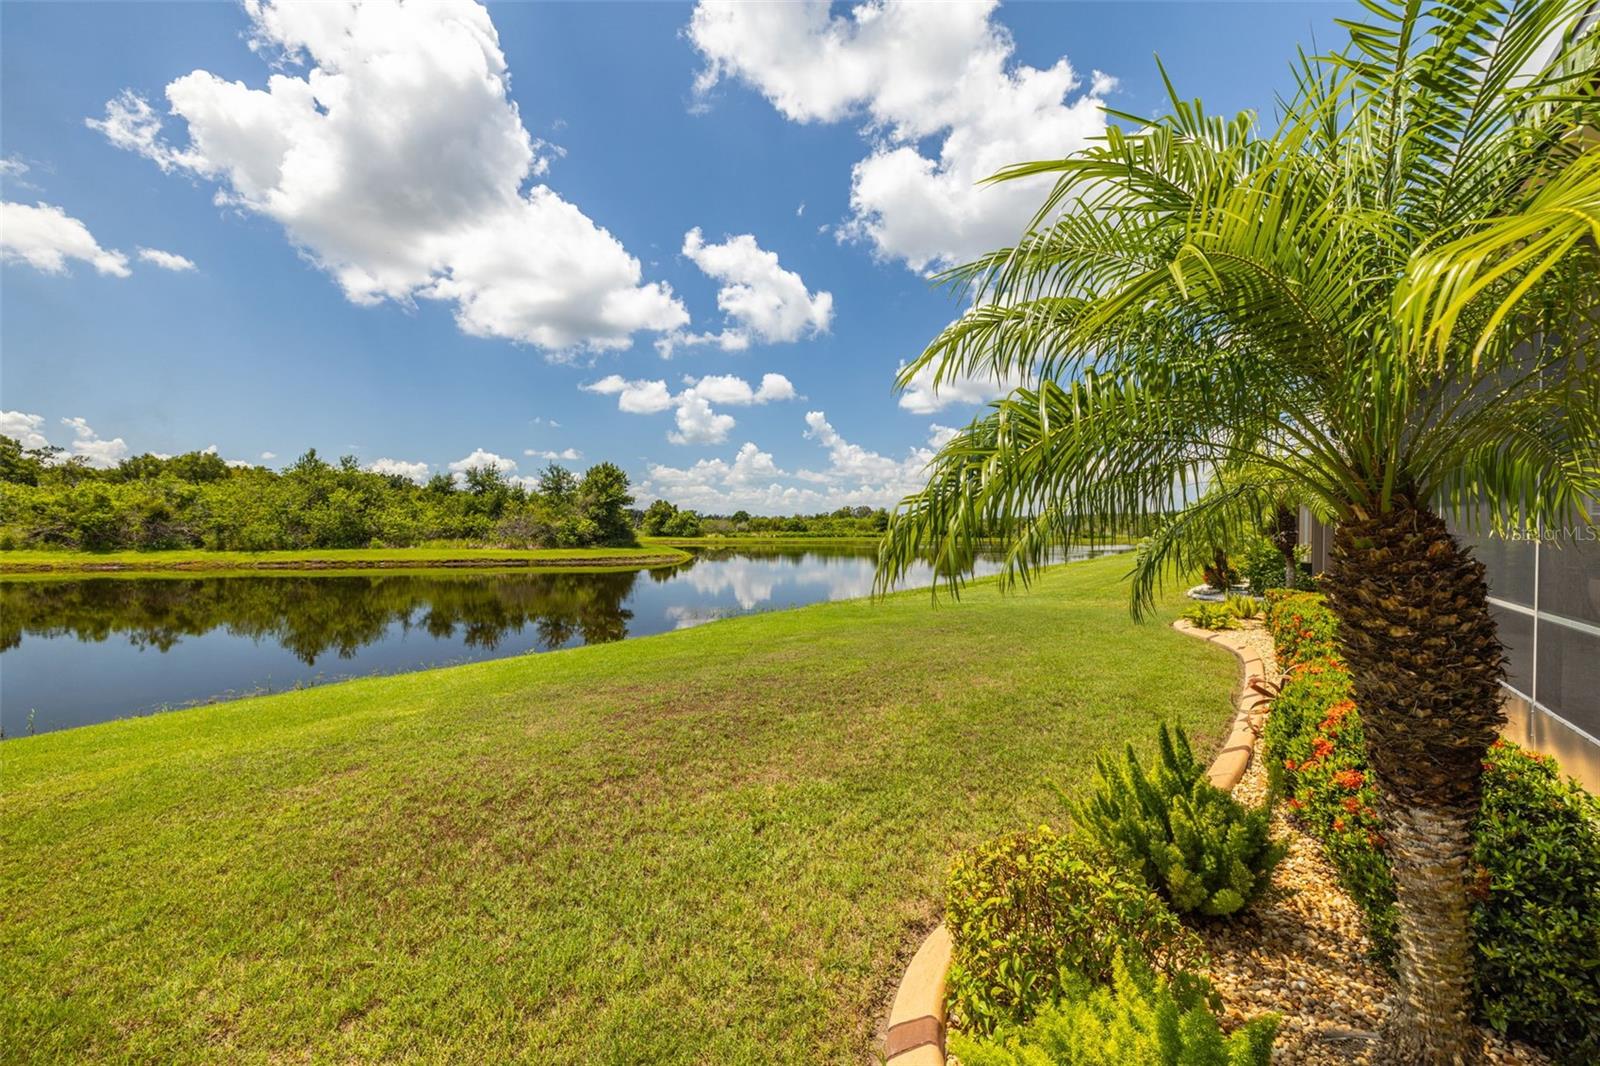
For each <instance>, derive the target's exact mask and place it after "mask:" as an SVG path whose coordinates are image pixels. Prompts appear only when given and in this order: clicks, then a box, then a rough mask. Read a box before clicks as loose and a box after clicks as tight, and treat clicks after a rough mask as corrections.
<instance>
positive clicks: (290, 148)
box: [89, 0, 688, 352]
mask: <svg viewBox="0 0 1600 1066" xmlns="http://www.w3.org/2000/svg"><path fill="white" fill-rule="evenodd" d="M245 10H246V12H247V13H248V15H249V17H250V20H251V47H252V48H253V49H254V50H255V51H256V52H257V53H258V54H260V55H261V56H262V57H263V58H264V59H266V60H267V61H269V62H270V63H271V64H272V67H273V73H271V74H270V76H269V77H268V78H267V79H266V87H265V88H251V87H250V86H248V85H246V84H245V83H243V82H240V81H228V80H225V79H223V78H221V77H219V76H217V75H216V74H213V73H211V72H209V71H206V70H195V71H193V72H192V73H189V74H185V75H183V76H182V77H180V78H178V79H176V80H175V81H173V82H171V83H170V84H169V85H168V86H167V87H166V101H167V105H168V109H169V111H170V113H171V114H172V115H174V116H176V117H177V118H178V119H180V120H182V122H183V123H184V124H185V125H186V127H187V133H188V140H187V143H183V144H174V143H173V142H171V141H169V140H168V139H167V137H166V135H165V131H164V129H163V122H164V119H163V117H162V116H161V115H160V114H158V113H157V112H156V110H155V109H154V108H152V107H151V106H150V104H149V103H148V101H146V100H144V99H142V98H141V97H139V96H137V95H135V94H133V93H131V92H125V93H123V94H122V96H120V97H118V98H116V99H114V100H111V101H110V102H108V103H107V105H106V112H105V117H104V118H102V119H90V120H89V125H90V126H92V127H93V128H95V129H97V130H99V131H101V132H102V133H103V134H104V135H105V136H106V138H107V139H108V140H109V141H110V142H111V143H112V144H114V145H117V146H118V147H121V148H126V149H128V150H131V151H134V152H138V153H139V154H141V155H144V156H147V157H148V158H150V159H151V160H153V161H154V162H155V163H156V164H157V165H158V166H160V167H161V168H162V169H163V170H168V171H177V172H184V173H189V174H193V175H195V176H197V177H200V178H203V179H206V180H209V181H214V182H216V183H217V186H218V191H217V199H218V201H219V202H220V203H222V204H224V205H227V206H230V207H234V208H236V209H239V210H242V211H247V212H253V213H256V214H259V215H262V216H265V217H267V218H270V219H272V220H274V221H276V222H278V223H279V224H280V225H282V226H283V228H284V230H285V232H286V233H287V235H288V237H289V239H290V240H291V241H292V242H293V243H294V244H295V245H296V247H298V248H299V249H300V250H301V251H302V252H303V253H304V254H305V255H306V256H307V257H308V258H309V259H311V260H312V261H313V262H314V263H316V264H317V265H318V266H319V267H321V268H322V269H323V270H325V271H326V272H327V273H328V274H330V275H331V276H332V277H333V278H334V279H335V280H336V281H337V282H338V284H339V286H340V288H341V289H342V290H343V291H344V294H345V296H346V297H347V298H348V299H350V300H351V301H353V302H355V303H358V304H376V303H379V302H382V301H385V300H393V301H396V302H399V303H401V304H409V303H411V302H412V301H414V300H415V299H417V298H422V299H433V300H442V301H447V302H449V303H450V304H452V305H453V307H454V310H455V318H456V323H457V325H458V326H459V328H460V329H461V330H462V331H464V332H466V333H468V334H471V335H474V336H483V337H498V338H506V339H510V340H513V341H519V342H523V343H527V344H531V345H535V346H537V347H540V348H543V349H546V350H548V351H552V352H562V351H567V350H571V349H574V348H589V349H614V348H625V347H627V346H629V345H630V344H631V343H632V338H633V335H634V334H635V333H637V332H640V331H657V332H663V333H665V332H670V331H673V330H678V329H681V328H682V327H683V326H685V325H686V324H687V323H688V314H687V312H686V311H685V310H684V308H683V305H682V304H681V303H680V302H679V301H678V300H677V298H676V297H675V296H674V295H673V294H672V291H671V289H670V288H668V287H667V286H666V285H664V284H661V283H645V282H644V281H643V280H642V278H641V270H640V265H639V261H638V260H637V259H635V258H634V257H633V256H631V255H629V254H628V252H627V250H626V249H625V248H624V247H623V246H622V243H621V242H620V241H618V240H617V239H616V238H615V237H614V236H612V234H611V233H609V232H608V231H606V230H605V229H603V228H601V227H600V226H598V225H596V224H595V223H594V221H593V220H591V219H590V218H589V217H588V216H587V215H585V214H584V213H583V212H582V211H581V210H579V209H578V208H577V207H576V206H574V205H573V204H572V203H569V202H568V201H566V200H564V199H563V198H562V197H561V196H560V195H558V194H557V193H556V192H554V191H553V190H552V189H550V188H549V187H548V186H546V185H544V184H534V185H532V186H531V187H530V188H528V189H527V190H526V191H524V190H523V185H524V183H525V182H526V181H527V180H528V179H529V178H531V177H534V176H537V175H540V174H542V173H544V171H545V170H546V169H547V167H548V161H549V156H550V154H552V153H553V154H559V152H557V151H556V150H554V149H551V148H550V146H548V145H545V144H543V142H539V141H536V140H534V139H533V138H532V137H531V136H530V135H529V133H528V131H527V130H526V129H525V128H524V127H523V125H522V119H521V116H520V114H519V113H518V110H517V105H516V104H515V103H514V102H513V101H512V100H511V98H510V97H509V95H508V85H509V80H510V71H509V70H508V68H507V65H506V60H505V56H504V54H503V53H502V52H501V49H500V41H499V36H498V34H497V33H496V31H495V27H494V24H493V22H492V21H491V20H490V18H489V13H488V12H487V10H485V9H484V8H483V7H482V6H481V5H480V4H477V3H474V2H472V0H437V2H430V3H408V4H398V3H377V2H370V3H315V4H313V3H287V2H284V3H280V2H274V0H246V3H245ZM301 71H303V74H302V73H300V72H301Z"/></svg>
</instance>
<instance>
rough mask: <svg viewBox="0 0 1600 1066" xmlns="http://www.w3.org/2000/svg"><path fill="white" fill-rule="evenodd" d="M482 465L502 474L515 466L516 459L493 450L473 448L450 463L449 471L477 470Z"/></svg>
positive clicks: (509, 471)
mask: <svg viewBox="0 0 1600 1066" xmlns="http://www.w3.org/2000/svg"><path fill="white" fill-rule="evenodd" d="M483 467H491V468H493V469H495V470H498V471H500V473H502V474H509V473H511V472H512V471H513V470H515V469H516V468H517V461H516V460H515V459H507V458H506V457H505V456H503V455H496V454H495V453H494V452H489V451H484V450H483V449H482V448H475V449H473V451H472V454H471V455H467V456H463V457H462V458H460V459H457V460H456V461H455V462H453V463H451V464H450V472H451V473H452V474H465V473H466V472H467V471H468V470H478V469H481V468H483Z"/></svg>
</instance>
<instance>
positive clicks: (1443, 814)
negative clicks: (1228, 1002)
mask: <svg viewBox="0 0 1600 1066" xmlns="http://www.w3.org/2000/svg"><path fill="white" fill-rule="evenodd" d="M1327 591H1328V601H1329V605H1330V606H1331V607H1332V608H1333V610H1334V613H1335V614H1337V615H1338V617H1339V621H1340V632H1339V639H1340V643H1341V645H1342V647H1343V651H1344V654H1345V658H1346V660H1347V661H1348V662H1349V664H1350V667H1351V673H1352V675H1353V678H1354V685H1355V698H1356V703H1357V705H1358V706H1359V707H1360V708H1361V721H1362V727H1363V729H1364V730H1365V732H1366V736H1367V761H1368V764H1369V765H1370V766H1371V768H1372V771H1373V777H1374V782H1375V784H1376V786H1377V788H1378V792H1379V795H1380V797H1381V799H1380V804H1379V806H1380V808H1381V810H1380V813H1381V815H1382V817H1383V819H1384V823H1385V830H1386V836H1387V838H1388V850H1389V856H1390V859H1391V861H1392V863H1393V866H1394V876H1395V887H1396V891H1397V895H1398V898H1399V911H1400V915H1399V917H1400V920H1399V950H1398V954H1397V958H1396V960H1395V964H1396V970H1397V973H1398V978H1399V982H1398V984H1399V988H1398V991H1397V996H1396V1000H1395V1002H1394V1003H1393V1004H1392V1006H1391V1009H1390V1013H1389V1017H1388V1019H1387V1021H1386V1023H1385V1026H1384V1034H1383V1035H1384V1040H1383V1055H1382V1061H1385V1062H1392V1063H1404V1064H1413V1063H1415V1064H1427V1066H1435V1064H1441V1066H1442V1064H1447V1063H1473V1062H1478V1061H1481V1060H1482V1056H1483V1045H1482V1039H1481V1036H1480V1035H1479V1033H1478V1032H1477V1030H1476V1029H1475V1028H1474V1027H1473V1026H1472V1025H1471V1022H1470V1015H1471V1001H1470V997H1469V993H1470V989H1471V975H1472V951H1471V942H1470V939H1469V932H1468V924H1467V923H1468V917H1469V902H1468V895H1467V889H1468V883H1467V871H1468V865H1469V862H1470V858H1471V850H1472V841H1471V824H1472V820H1473V818H1474V817H1475V815H1476V814H1477V811H1478V807H1479V804H1480V799H1481V796H1480V790H1481V778H1482V773H1483V757H1484V753H1485V752H1486V751H1487V750H1488V747H1489V745H1490V744H1491V743H1492V742H1493V741H1494V739H1495V736H1496V735H1497V734H1498V733H1499V732H1500V727H1501V725H1502V724H1503V723H1504V715H1503V713H1502V711H1501V709H1500V696H1499V682H1500V679H1501V677H1502V676H1503V674H1504V653H1503V650H1502V648H1501V645H1500V641H1499V638H1498V637H1497V635H1496V632H1495V624H1494V619H1493V617H1492V616H1491V615H1490V614H1489V604H1488V599H1487V597H1488V589H1487V587H1486V586H1485V584H1484V580H1483V564H1482V563H1479V562H1478V561H1477V560H1475V559H1473V558H1472V557H1471V556H1470V555H1469V554H1468V553H1467V552H1466V551H1464V550H1463V549H1462V548H1461V546H1460V545H1459V544H1457V543H1456V540H1455V538H1454V537H1452V536H1451V535H1450V534H1449V532H1448V531H1447V530H1446V529H1445V526H1444V522H1443V521H1441V520H1440V518H1439V517H1438V516H1437V515H1435V514H1434V513H1432V512H1431V511H1430V510H1428V509H1427V508H1425V507H1419V506H1417V505H1416V504H1415V503H1414V502H1413V501H1410V500H1407V499H1402V498H1397V499H1396V501H1395V502H1394V503H1393V504H1392V505H1391V507H1390V509H1389V510H1388V511H1384V512H1378V511H1377V510H1376V508H1374V509H1373V510H1372V511H1371V512H1370V513H1369V514H1368V516H1367V517H1364V518H1360V519H1357V520H1354V521H1349V522H1344V523H1341V524H1340V525H1339V527H1338V529H1337V530H1336V531H1335V532H1334V539H1333V549H1332V552H1331V558H1330V560H1329V568H1328V575H1327Z"/></svg>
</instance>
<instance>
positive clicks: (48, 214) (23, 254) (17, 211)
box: [0, 201, 132, 278]
mask: <svg viewBox="0 0 1600 1066" xmlns="http://www.w3.org/2000/svg"><path fill="white" fill-rule="evenodd" d="M0 259H4V260H5V261H6V262H8V263H12V262H14V263H26V264H27V265H28V266H31V267H33V269H35V270H38V271H41V272H43V273H45V274H65V273H66V272H67V260H69V259H77V260H79V261H81V262H85V263H88V264H89V265H90V266H92V267H94V268H95V270H97V271H99V272H100V273H102V274H110V275H111V276H112V277H118V278H125V277H127V276H128V275H129V274H131V273H132V271H130V270H129V269H128V257H127V256H125V255H123V254H122V253H121V252H119V251H116V250H115V249H110V248H102V247H100V242H99V241H97V240H95V238H94V234H92V233H90V232H89V227H88V226H85V225H84V224H83V223H82V222H80V221H79V220H78V219H75V218H73V217H72V216H71V215H69V214H67V213H66V212H65V211H63V210H62V209H61V208H59V207H56V206H55V205H53V204H46V203H39V204H34V205H32V206H30V205H28V204H16V203H11V202H9V201H7V202H4V203H0Z"/></svg>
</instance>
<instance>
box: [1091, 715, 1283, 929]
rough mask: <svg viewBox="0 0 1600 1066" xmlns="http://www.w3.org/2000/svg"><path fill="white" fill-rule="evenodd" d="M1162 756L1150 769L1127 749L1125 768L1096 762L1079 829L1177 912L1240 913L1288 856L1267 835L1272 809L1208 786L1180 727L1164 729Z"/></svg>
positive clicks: (1115, 762) (1108, 761)
mask: <svg viewBox="0 0 1600 1066" xmlns="http://www.w3.org/2000/svg"><path fill="white" fill-rule="evenodd" d="M1157 753H1158V754H1157V761H1156V762H1155V764H1154V767H1153V769H1152V770H1151V771H1146V770H1145V768H1144V765H1143V764H1142V763H1141V762H1140V760H1139V756H1138V754H1137V753H1136V752H1135V751H1134V750H1133V747H1132V746H1131V745H1130V746H1129V747H1128V749H1127V751H1126V752H1124V754H1123V758H1122V759H1121V760H1120V762H1119V761H1118V760H1114V759H1112V758H1109V757H1107V756H1104V755H1102V756H1100V757H1099V758H1098V759H1097V760H1096V762H1095V769H1096V776H1097V778H1098V780H1097V783H1096V786H1095V789H1094V791H1093V792H1091V793H1090V794H1089V796H1088V797H1087V798H1085V799H1084V800H1082V801H1079V802H1074V803H1072V804H1071V805H1070V809H1071V811H1072V812H1073V815H1074V818H1075V821H1076V823H1077V825H1078V826H1079V827H1080V828H1081V829H1082V830H1083V831H1084V833H1085V834H1086V835H1087V837H1088V838H1089V840H1091V841H1092V842H1093V844H1094V845H1095V846H1096V847H1097V848H1099V849H1100V850H1102V851H1104V852H1105V853H1106V854H1107V855H1109V856H1111V857H1113V859H1114V860H1115V861H1116V862H1118V863H1119V864H1122V865H1125V866H1127V867H1128V868H1130V869H1132V870H1136V871H1138V873H1139V874H1140V875H1141V876H1142V877H1143V878H1144V880H1145V883H1146V884H1148V885H1149V886H1150V887H1152V888H1154V889H1156V890H1157V891H1159V892H1160V893H1161V895H1162V896H1163V897H1164V898H1165V899H1166V900H1167V902H1168V903H1169V904H1171V906H1172V908H1173V909H1174V910H1176V911H1177V912H1179V913H1180V914H1187V913H1190V912H1194V913H1197V914H1201V915H1204V916H1206V917H1210V918H1218V917H1226V916H1228V915H1231V914H1235V913H1237V912H1238V911H1240V910H1243V909H1244V908H1245V907H1246V906H1248V905H1249V904H1250V902H1251V901H1252V900H1254V899H1255V898H1256V897H1257V896H1258V895H1260V893H1261V891H1262V890H1263V889H1265V888H1266V887H1267V885H1268V883H1269V882H1270V881H1271V880H1272V871H1273V868H1274V867H1276V866H1277V865H1278V863H1279V862H1280V861H1281V860H1282V859H1283V856H1284V854H1285V853H1286V852H1287V848H1286V847H1285V846H1284V845H1283V844H1281V843H1276V842H1274V841H1273V840H1272V839H1271V837H1270V835H1269V832H1268V820H1269V817H1270V810H1269V808H1268V807H1266V806H1265V805H1263V806H1261V807H1259V808H1256V809H1254V810H1252V809H1250V808H1248V807H1246V806H1245V805H1244V804H1242V803H1240V802H1239V801H1238V800H1236V799H1234V798H1233V797H1232V796H1231V795H1229V794H1228V793H1227V792H1224V791H1223V790H1222V789H1220V788H1218V787H1216V786H1215V785H1213V784H1212V783H1211V782H1210V781H1208V780H1206V776H1205V774H1206V771H1205V767H1203V766H1201V765H1200V763H1199V762H1198V761H1196V759H1195V757H1194V752H1193V751H1192V750H1191V748H1190V746H1189V738H1188V737H1187V736H1186V735H1185V734H1184V732H1183V730H1182V729H1181V728H1179V729H1177V730H1169V729H1168V728H1167V725H1166V723H1165V722H1163V723H1162V724H1161V729H1160V734H1159V741H1158V745H1157Z"/></svg>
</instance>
